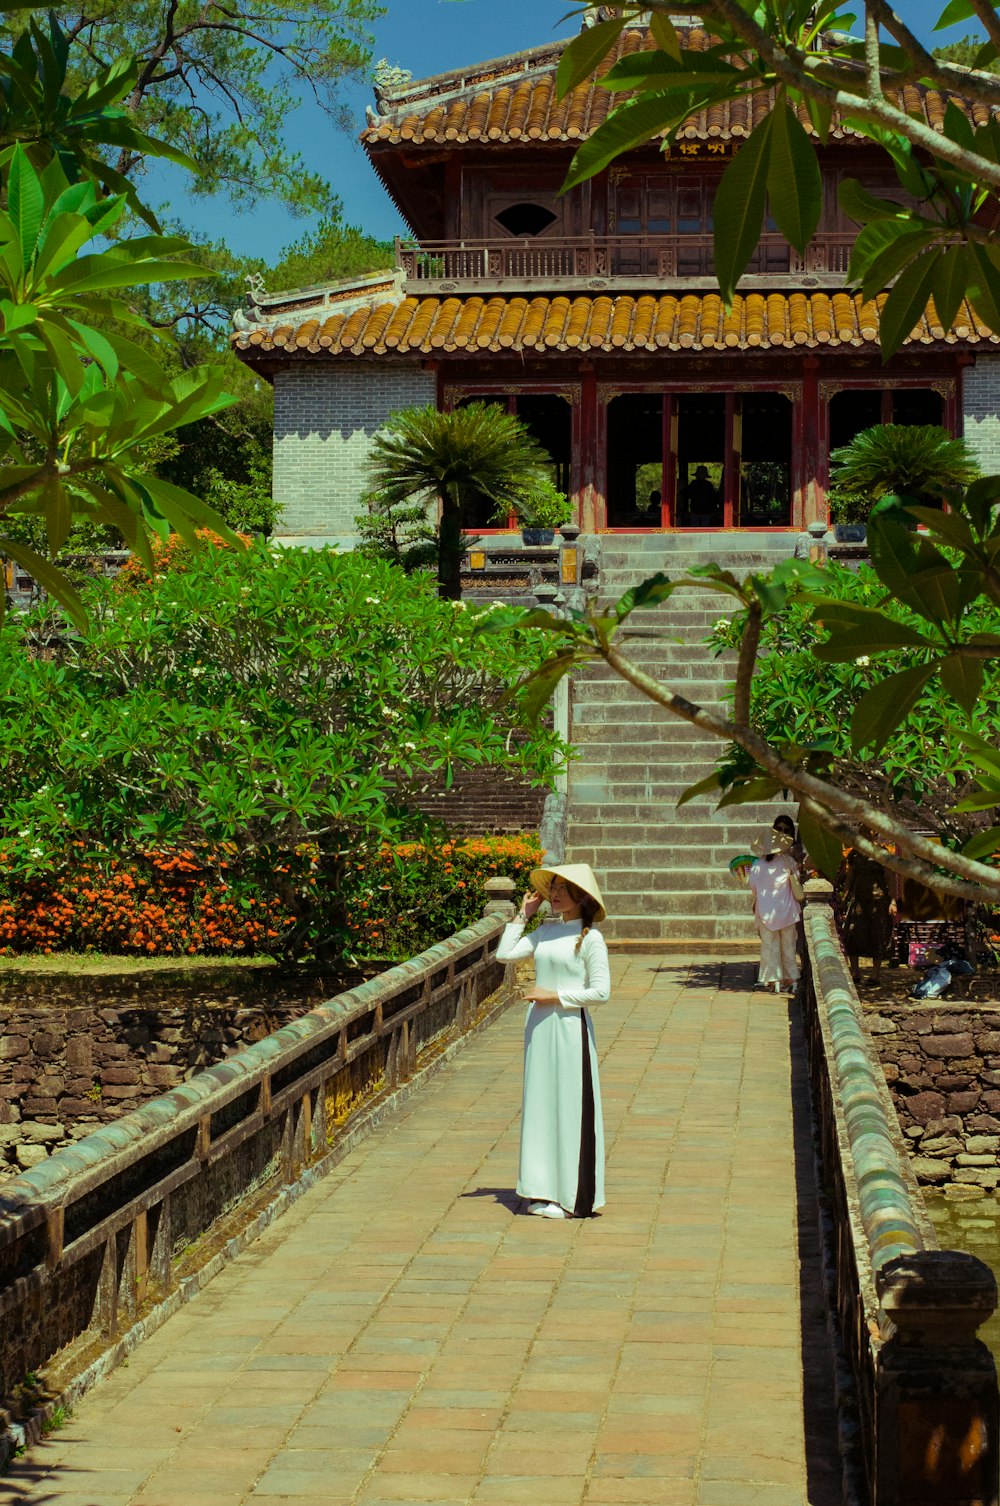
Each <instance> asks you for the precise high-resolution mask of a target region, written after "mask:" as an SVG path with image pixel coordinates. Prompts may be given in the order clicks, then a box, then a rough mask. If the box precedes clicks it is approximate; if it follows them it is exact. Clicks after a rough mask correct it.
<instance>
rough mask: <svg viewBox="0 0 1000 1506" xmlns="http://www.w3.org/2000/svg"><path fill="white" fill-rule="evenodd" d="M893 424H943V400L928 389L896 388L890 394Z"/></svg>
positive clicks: (937, 393) (938, 393) (938, 394)
mask: <svg viewBox="0 0 1000 1506" xmlns="http://www.w3.org/2000/svg"><path fill="white" fill-rule="evenodd" d="M892 421H893V423H894V424H938V425H941V424H943V422H944V398H943V397H942V396H941V394H940V392H932V391H931V389H930V388H929V387H898V388H897V389H896V391H895V392H893V393H892Z"/></svg>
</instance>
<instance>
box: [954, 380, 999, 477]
mask: <svg viewBox="0 0 1000 1506" xmlns="http://www.w3.org/2000/svg"><path fill="white" fill-rule="evenodd" d="M963 393H964V397H963V408H964V418H965V437H966V439H967V440H968V441H969V444H970V445H971V447H972V449H973V450H975V452H976V454H977V456H978V457H979V464H980V465H981V466H982V468H983V471H984V473H985V474H986V475H988V476H990V475H994V474H995V473H997V472H1000V355H992V354H990V355H979V354H977V355H976V364H975V366H970V367H968V368H967V369H966V371H965V374H964V378H963Z"/></svg>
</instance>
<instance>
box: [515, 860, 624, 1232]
mask: <svg viewBox="0 0 1000 1506" xmlns="http://www.w3.org/2000/svg"><path fill="white" fill-rule="evenodd" d="M531 884H532V889H531V890H529V892H528V893H527V894H526V895H525V897H524V899H523V901H522V902H521V908H520V910H519V912H518V914H517V916H516V917H515V919H514V920H513V921H511V923H510V925H508V926H506V927H505V929H504V933H503V935H502V937H501V938H500V945H499V947H498V948H497V954H496V956H497V961H498V962H516V961H518V960H519V959H520V958H527V957H534V960H535V982H534V983H533V984H532V985H531V987H530V988H528V989H527V990H526V992H525V999H526V1000H527V1002H528V1014H527V1018H526V1020H525V1025H524V1088H523V1097H522V1106H521V1151H520V1162H519V1166H518V1177H517V1191H518V1193H519V1194H520V1196H521V1197H523V1198H525V1199H526V1200H527V1203H528V1212H529V1213H534V1214H538V1215H539V1216H540V1217H542V1218H573V1217H576V1218H586V1217H588V1216H589V1215H590V1214H592V1213H595V1212H596V1211H597V1209H598V1208H602V1207H603V1206H604V1123H603V1119H602V1115H601V1086H600V1082H599V1079H598V1074H597V1047H596V1044H595V1041H594V1027H593V1025H592V1023H591V1021H590V1016H589V1014H588V1012H587V1006H588V1005H590V1004H603V1003H605V1002H606V1001H607V1000H608V999H609V998H610V996H611V973H610V969H609V966H608V949H607V946H606V945H605V942H604V937H603V936H602V935H601V933H600V931H598V930H596V929H595V925H596V924H597V923H598V922H600V921H602V920H603V919H604V916H605V913H606V912H605V909H604V902H603V900H602V898H601V891H600V889H599V888H598V885H597V880H596V879H595V877H594V875H593V872H592V871H591V869H590V867H589V865H588V864H586V863H569V864H566V865H564V866H562V867H558V868H536V869H535V870H534V872H533V873H532V874H531ZM543 899H547V900H548V902H549V905H550V907H551V909H552V918H551V920H548V921H546V922H545V923H544V924H542V925H540V926H539V927H538V929H537V930H536V931H533V932H532V933H531V935H530V936H525V935H523V932H524V927H525V925H526V924H527V922H528V921H529V920H530V919H531V917H532V916H533V915H534V914H535V913H536V911H537V910H538V907H539V905H541V903H542V901H543Z"/></svg>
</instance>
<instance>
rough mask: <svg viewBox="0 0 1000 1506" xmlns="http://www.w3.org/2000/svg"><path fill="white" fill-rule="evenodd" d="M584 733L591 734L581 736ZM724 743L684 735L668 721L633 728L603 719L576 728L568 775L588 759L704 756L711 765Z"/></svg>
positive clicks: (585, 765)
mask: <svg viewBox="0 0 1000 1506" xmlns="http://www.w3.org/2000/svg"><path fill="white" fill-rule="evenodd" d="M681 726H682V727H685V726H686V723H681ZM690 730H691V731H692V732H697V731H698V728H697V727H692V728H691V729H690ZM585 733H589V734H592V735H591V736H584V735H583V734H585ZM725 746H726V744H725V743H724V742H723V741H722V739H721V738H711V739H708V738H696V737H685V736H683V735H682V734H681V733H678V732H677V731H676V730H675V729H674V728H673V727H672V726H670V725H669V724H667V725H664V726H663V727H662V728H656V727H652V728H651V727H649V726H647V724H646V723H645V722H643V723H641V724H640V725H638V726H636V727H629V728H625V727H619V726H616V727H614V728H613V729H612V728H610V727H609V724H608V723H607V722H603V723H601V722H595V723H594V724H593V725H592V726H589V727H579V728H578V729H577V733H576V751H577V755H578V756H577V757H576V758H575V759H574V760H573V761H572V762H571V764H570V766H569V767H570V778H571V779H573V778H574V777H575V776H576V775H577V774H578V773H580V771H581V770H585V769H587V768H588V767H589V765H590V763H591V761H593V762H594V763H595V764H613V763H615V762H616V761H617V760H618V759H620V758H625V757H630V758H633V759H634V758H636V757H642V758H646V757H647V756H648V757H655V758H656V759H661V758H663V759H669V758H671V757H676V758H680V757H683V758H685V759H696V758H698V759H704V760H705V762H706V764H707V765H708V768H714V767H715V761H716V759H717V758H718V756H719V754H720V753H721V752H722V751H723V749H724V748H725ZM706 772H707V769H706Z"/></svg>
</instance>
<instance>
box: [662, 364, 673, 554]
mask: <svg viewBox="0 0 1000 1506" xmlns="http://www.w3.org/2000/svg"><path fill="white" fill-rule="evenodd" d="M662 484H663V505H662V507H661V509H660V526H661V527H662V528H674V527H676V525H677V399H676V397H675V396H674V394H673V393H672V392H665V393H664V395H663V483H662Z"/></svg>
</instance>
